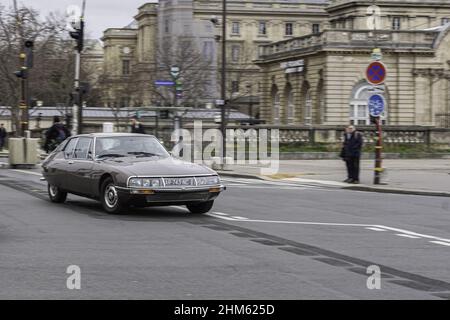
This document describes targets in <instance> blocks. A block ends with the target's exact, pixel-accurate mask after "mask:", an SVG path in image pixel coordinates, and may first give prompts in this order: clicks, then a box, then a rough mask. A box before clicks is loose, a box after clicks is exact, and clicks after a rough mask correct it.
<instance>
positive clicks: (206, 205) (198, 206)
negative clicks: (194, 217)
mask: <svg viewBox="0 0 450 320" xmlns="http://www.w3.org/2000/svg"><path fill="white" fill-rule="evenodd" d="M213 204H214V200H210V201H206V202H199V203H192V204H188V205H186V207H187V208H188V210H189V211H190V212H191V213H193V214H203V213H207V212H208V211H210V210H211V208H212V207H213Z"/></svg>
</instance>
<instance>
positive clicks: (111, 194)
mask: <svg viewBox="0 0 450 320" xmlns="http://www.w3.org/2000/svg"><path fill="white" fill-rule="evenodd" d="M101 190H102V192H101V196H100V200H101V202H102V206H103V209H105V211H106V212H108V213H111V214H117V213H121V212H122V210H123V209H124V207H123V205H122V204H121V199H120V197H119V193H118V192H117V189H116V186H115V185H114V181H113V180H112V179H111V178H107V179H106V180H105V181H103V183H102V187H101Z"/></svg>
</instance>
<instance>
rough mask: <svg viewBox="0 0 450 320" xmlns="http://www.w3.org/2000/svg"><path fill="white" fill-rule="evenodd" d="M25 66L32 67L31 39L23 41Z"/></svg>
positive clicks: (32, 45)
mask: <svg viewBox="0 0 450 320" xmlns="http://www.w3.org/2000/svg"><path fill="white" fill-rule="evenodd" d="M24 47H25V66H26V67H27V68H28V69H30V68H33V48H34V42H33V41H32V40H27V41H25V44H24Z"/></svg>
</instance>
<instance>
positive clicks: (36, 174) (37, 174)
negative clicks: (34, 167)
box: [13, 169, 42, 177]
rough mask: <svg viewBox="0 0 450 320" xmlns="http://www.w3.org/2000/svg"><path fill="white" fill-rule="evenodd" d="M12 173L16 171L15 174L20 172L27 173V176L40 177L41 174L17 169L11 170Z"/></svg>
mask: <svg viewBox="0 0 450 320" xmlns="http://www.w3.org/2000/svg"><path fill="white" fill-rule="evenodd" d="M13 171H17V172H21V173H27V174H32V175H35V176H39V177H42V174H41V173H38V172H33V171H26V170H19V169H13Z"/></svg>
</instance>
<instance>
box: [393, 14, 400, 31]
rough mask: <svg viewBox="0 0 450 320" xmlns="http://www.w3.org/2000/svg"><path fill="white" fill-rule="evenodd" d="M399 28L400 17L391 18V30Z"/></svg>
mask: <svg viewBox="0 0 450 320" xmlns="http://www.w3.org/2000/svg"><path fill="white" fill-rule="evenodd" d="M400 28H401V21H400V17H394V18H393V19H392V30H400Z"/></svg>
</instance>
